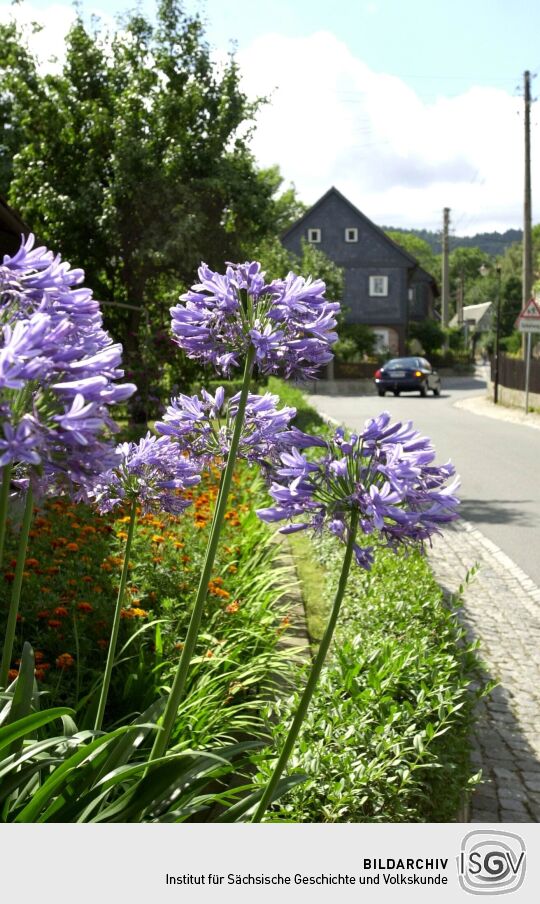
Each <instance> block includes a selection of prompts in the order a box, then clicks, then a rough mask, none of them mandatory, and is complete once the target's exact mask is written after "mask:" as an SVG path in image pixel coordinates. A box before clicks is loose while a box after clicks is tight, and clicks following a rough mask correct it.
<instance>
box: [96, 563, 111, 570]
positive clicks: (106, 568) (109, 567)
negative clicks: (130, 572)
mask: <svg viewBox="0 0 540 904" xmlns="http://www.w3.org/2000/svg"><path fill="white" fill-rule="evenodd" d="M99 567H100V568H101V570H102V571H112V565H110V564H109V562H102V563H101V565H100V566H99Z"/></svg>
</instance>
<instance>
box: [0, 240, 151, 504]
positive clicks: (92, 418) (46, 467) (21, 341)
mask: <svg viewBox="0 0 540 904" xmlns="http://www.w3.org/2000/svg"><path fill="white" fill-rule="evenodd" d="M83 278H84V273H83V271H82V270H72V269H71V268H70V265H69V264H68V263H66V262H63V261H62V260H61V258H60V257H59V256H56V257H55V256H54V255H53V253H52V252H51V251H49V250H48V249H46V248H43V247H39V248H34V237H33V236H29V237H28V239H26V240H23V243H22V245H21V247H20V249H19V251H18V252H17V253H16V254H15V255H13V256H12V257H10V256H8V255H6V256H4V259H3V261H2V263H1V264H0V396H1V414H2V421H3V429H2V432H3V437H2V438H0V461H1V463H2V464H3V465H6V464H13V465H15V466H16V475H15V476H16V478H17V480H19V481H22V483H20V484H19V485H24V483H25V482H28V480H32V481H33V482H34V483H35V486H36V487H38V486H45V485H47V486H52V485H53V484H54V483H55V480H54V478H55V476H56V477H57V478H58V479H59V480H60V478H62V480H63V479H64V477H66V476H67V478H68V483H69V485H70V486H71V485H72V484H73V482H74V481H75V480H76V479H77V478H82V477H83V475H85V474H91V473H95V472H96V471H97V469H98V466H100V465H102V464H103V461H104V460H106V453H105V459H103V454H104V437H105V434H110V432H111V431H114V430H115V424H114V422H113V420H112V419H111V417H110V415H109V407H110V406H111V405H112V404H114V403H117V402H120V401H124V400H125V399H127V398H129V396H131V395H132V393H133V392H134V391H135V389H136V387H135V386H134V385H133V384H126V383H119V382H118V381H119V380H120V379H121V378H122V377H123V371H122V370H121V369H120V365H121V358H122V348H121V346H120V345H118V344H115V343H113V341H112V339H111V337H110V336H109V334H108V333H107V331H106V330H104V329H103V322H102V316H101V312H100V309H99V304H98V302H97V301H96V300H95V299H93V298H92V293H91V291H90V289H85V288H84V287H82V286H80V285H79V284H80V283H81V281H82V279H83ZM93 455H95V462H94V465H92V463H91V461H90V459H91V458H92V456H93ZM78 458H80V466H79V463H78ZM33 469H37V473H32V474H31V473H30V472H31V471H32V470H33ZM56 482H57V483H58V481H56ZM56 489H58V486H57V487H56Z"/></svg>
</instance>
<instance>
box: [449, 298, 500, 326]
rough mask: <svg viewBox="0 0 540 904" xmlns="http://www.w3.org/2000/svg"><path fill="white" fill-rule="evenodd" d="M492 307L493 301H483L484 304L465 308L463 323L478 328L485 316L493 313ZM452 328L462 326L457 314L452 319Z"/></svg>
mask: <svg viewBox="0 0 540 904" xmlns="http://www.w3.org/2000/svg"><path fill="white" fill-rule="evenodd" d="M492 307H493V304H492V302H491V301H483V302H482V304H467V305H465V306H464V308H463V316H462V322H463V323H465V321H469V322H472V323H474V324H475V326H478V324H479V323H480V321H481V320H482V319H483V318H484V316H485V315H486V314H487V313H488V312H490V311H491V308H492ZM450 326H460V323H459V321H458V316H457V314H454V316H453V317H452V319H451V321H450Z"/></svg>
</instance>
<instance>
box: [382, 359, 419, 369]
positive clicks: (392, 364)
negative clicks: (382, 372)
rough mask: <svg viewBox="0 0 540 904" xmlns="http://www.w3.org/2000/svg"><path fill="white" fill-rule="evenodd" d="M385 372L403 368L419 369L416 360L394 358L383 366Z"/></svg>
mask: <svg viewBox="0 0 540 904" xmlns="http://www.w3.org/2000/svg"><path fill="white" fill-rule="evenodd" d="M385 367H386V369H387V370H399V369H400V368H403V367H419V362H418V358H394V359H393V361H389V362H388V364H386V365H385Z"/></svg>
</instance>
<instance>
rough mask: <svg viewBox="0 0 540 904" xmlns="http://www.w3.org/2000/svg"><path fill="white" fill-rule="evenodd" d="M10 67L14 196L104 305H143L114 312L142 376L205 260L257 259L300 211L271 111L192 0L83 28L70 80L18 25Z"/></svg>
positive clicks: (8, 162) (111, 319) (72, 53)
mask: <svg viewBox="0 0 540 904" xmlns="http://www.w3.org/2000/svg"><path fill="white" fill-rule="evenodd" d="M0 70H1V71H3V78H2V85H1V87H0V180H1V181H0V193H2V194H5V195H7V196H8V199H9V200H10V202H11V203H12V204H13V205H14V206H15V207H16V208H17V209H18V210H19V211H20V212H21V213H22V215H23V217H24V218H25V219H26V221H27V222H28V223H29V224H31V226H32V228H33V229H34V230H35V232H36V233H37V234H38V236H39V238H40V239H41V240H43V241H44V242H46V243H47V244H49V245H50V246H51V247H52V248H54V249H55V250H58V251H60V252H61V253H62V255H63V256H64V257H65V258H67V259H68V260H70V261H72V263H73V264H74V265H77V266H82V267H83V268H84V269H85V272H86V280H87V283H88V284H89V285H90V286H91V287H92V288H93V289H94V291H95V293H96V294H97V295H98V297H100V298H101V299H103V300H105V301H109V302H115V303H118V302H119V303H121V304H124V305H129V307H125V308H120V307H117V308H114V307H108V308H105V310H106V312H107V319H108V325H109V326H110V328H111V329H113V330H114V331H115V333H116V335H118V336H119V338H121V339H122V341H123V342H124V346H125V348H126V351H127V357H128V361H130V362H131V369H132V370H136V369H137V364H138V363H140V361H141V344H143V343H145V342H146V339H147V337H148V334H153V333H154V332H155V330H156V329H157V328H159V326H160V325H161V326H165V324H166V323H167V322H168V308H169V306H170V304H171V303H174V301H175V298H176V295H177V292H178V291H179V290H180V289H181V288H182V287H185V286H186V285H187V284H189V283H191V282H192V281H193V278H194V276H195V271H196V268H197V266H198V264H199V263H200V261H201V260H205V261H206V262H207V263H208V264H209V265H210V266H213V267H216V268H222V267H223V262H224V261H225V260H235V259H245V257H246V255H247V253H248V252H249V249H250V248H251V247H252V246H253V245H254V244H255V243H256V242H258V241H261V240H262V239H263V238H265V237H266V236H269V235H273V234H276V233H277V232H278V231H279V230H280V229H282V228H284V227H285V226H286V225H288V224H289V223H290V222H291V221H293V220H294V219H295V218H296V216H297V215H298V212H299V205H298V202H297V200H296V197H295V195H294V191H293V190H291V189H289V190H288V191H286V192H284V193H283V192H282V193H281V195H280V194H279V193H280V189H281V176H280V174H279V171H278V170H277V169H276V168H271V169H267V170H261V169H259V168H258V167H257V166H256V163H255V160H254V158H253V155H252V153H251V151H250V149H249V138H250V130H251V129H252V127H253V118H254V115H255V113H256V111H257V108H258V104H259V102H256V103H251V102H250V101H248V99H247V97H246V96H245V94H244V93H243V92H242V90H241V87H240V74H239V71H238V68H237V65H236V62H235V60H234V57H233V56H231V57H230V58H229V59H228V61H227V62H226V63H225V64H224V65H223V66H222V67H220V66H219V65H217V64H216V63H215V62H214V61H213V59H212V56H211V53H210V49H209V47H208V44H207V43H206V41H205V37H204V31H203V26H202V23H201V20H200V19H199V17H198V16H190V15H188V14H187V13H186V12H185V11H184V9H183V6H182V3H181V2H180V0H161V2H160V4H159V7H158V9H157V15H156V22H155V24H152V23H151V22H150V21H149V20H148V19H147V18H145V17H144V16H143V15H141V14H140V13H129V14H128V15H127V17H126V18H125V20H124V21H123V23H122V25H121V28H119V29H118V30H117V31H116V32H115V33H112V34H108V33H106V32H104V31H103V30H99V27H97V28H96V29H94V30H91V29H89V28H87V27H86V26H85V24H84V23H83V21H82V20H81V19H78V20H77V21H76V22H75V24H74V25H73V27H72V28H71V30H70V32H69V34H68V36H67V40H66V53H65V62H64V65H63V68H62V71H61V73H60V74H59V75H52V74H47V75H42V74H40V72H39V69H38V65H37V61H36V60H35V59H34V57H33V56H32V54H31V53H30V51H29V50H28V49H27V48H25V40H24V35H22V34H21V33H20V32H19V30H18V29H17V27H16V26H15V25H13V24H10V25H2V26H0ZM171 293H173V294H172V295H171ZM145 347H146V346H145ZM171 351H172V348H171ZM143 357H144V356H143ZM148 366H149V365H148V362H147V361H145V362H144V366H143V367H142V368H141V367H139V371H141V373H140V375H139V376H140V379H144V378H145V375H146V376H147V375H148Z"/></svg>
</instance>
